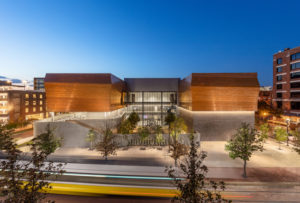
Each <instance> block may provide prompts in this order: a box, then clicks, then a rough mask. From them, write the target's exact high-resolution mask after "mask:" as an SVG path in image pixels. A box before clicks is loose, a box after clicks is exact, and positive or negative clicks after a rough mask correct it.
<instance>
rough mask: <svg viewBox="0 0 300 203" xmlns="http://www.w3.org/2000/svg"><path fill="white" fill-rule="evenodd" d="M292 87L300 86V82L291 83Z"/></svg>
mask: <svg viewBox="0 0 300 203" xmlns="http://www.w3.org/2000/svg"><path fill="white" fill-rule="evenodd" d="M291 88H300V82H293V83H291Z"/></svg>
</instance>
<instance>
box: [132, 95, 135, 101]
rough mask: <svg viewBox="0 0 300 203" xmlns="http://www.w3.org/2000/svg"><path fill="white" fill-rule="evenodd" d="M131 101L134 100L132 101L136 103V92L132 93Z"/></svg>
mask: <svg viewBox="0 0 300 203" xmlns="http://www.w3.org/2000/svg"><path fill="white" fill-rule="evenodd" d="M131 102H132V103H135V94H132V95H131Z"/></svg>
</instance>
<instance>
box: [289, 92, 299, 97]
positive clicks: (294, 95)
mask: <svg viewBox="0 0 300 203" xmlns="http://www.w3.org/2000/svg"><path fill="white" fill-rule="evenodd" d="M291 98H300V92H291Z"/></svg>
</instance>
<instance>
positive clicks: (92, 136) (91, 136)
mask: <svg viewBox="0 0 300 203" xmlns="http://www.w3.org/2000/svg"><path fill="white" fill-rule="evenodd" d="M96 138H97V136H96V133H95V131H93V130H92V129H90V130H89V132H88V134H87V135H86V139H85V140H86V141H87V142H89V143H90V150H92V149H94V144H95V141H96Z"/></svg>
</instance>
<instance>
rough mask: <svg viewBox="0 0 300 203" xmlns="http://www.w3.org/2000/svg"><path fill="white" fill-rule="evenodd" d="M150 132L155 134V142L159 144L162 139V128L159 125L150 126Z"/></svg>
mask: <svg viewBox="0 0 300 203" xmlns="http://www.w3.org/2000/svg"><path fill="white" fill-rule="evenodd" d="M152 133H153V134H155V139H156V143H157V144H158V145H159V146H160V145H161V143H162V141H163V135H162V133H163V130H162V127H161V126H160V125H154V126H153V127H152Z"/></svg>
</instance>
